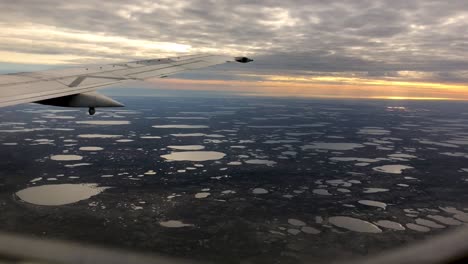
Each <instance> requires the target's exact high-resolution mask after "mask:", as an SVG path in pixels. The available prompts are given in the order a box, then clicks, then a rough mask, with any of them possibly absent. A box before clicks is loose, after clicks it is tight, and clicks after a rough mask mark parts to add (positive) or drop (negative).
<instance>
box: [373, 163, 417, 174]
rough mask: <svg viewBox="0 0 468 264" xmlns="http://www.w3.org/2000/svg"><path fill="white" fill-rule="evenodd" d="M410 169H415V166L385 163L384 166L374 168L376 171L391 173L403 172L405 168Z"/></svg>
mask: <svg viewBox="0 0 468 264" xmlns="http://www.w3.org/2000/svg"><path fill="white" fill-rule="evenodd" d="M408 169H413V167H411V166H405V165H384V166H380V167H375V168H373V170H375V171H378V172H384V173H391V174H401V173H402V172H403V170H408Z"/></svg>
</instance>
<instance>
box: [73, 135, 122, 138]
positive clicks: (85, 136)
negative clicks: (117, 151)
mask: <svg viewBox="0 0 468 264" xmlns="http://www.w3.org/2000/svg"><path fill="white" fill-rule="evenodd" d="M78 137H79V138H119V137H123V135H106V134H81V135H78Z"/></svg>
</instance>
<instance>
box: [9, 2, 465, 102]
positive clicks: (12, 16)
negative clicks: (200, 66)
mask: <svg viewBox="0 0 468 264" xmlns="http://www.w3.org/2000/svg"><path fill="white" fill-rule="evenodd" d="M0 6H1V9H0V17H1V19H0V72H15V71H16V72H17V71H33V70H39V69H45V68H57V67H63V66H64V65H67V66H68V65H74V64H93V63H107V62H109V63H111V62H115V61H129V60H136V59H147V58H161V57H167V56H174V55H185V54H198V53H213V54H226V55H232V56H239V55H246V56H249V57H252V58H253V59H255V61H254V62H253V63H250V64H247V65H241V64H239V65H234V64H229V65H222V66H216V67H214V68H210V69H207V70H197V71H195V72H190V73H185V74H181V75H176V76H172V77H171V78H166V79H155V80H151V81H150V82H149V84H140V83H139V84H137V85H138V86H141V87H144V88H148V89H178V90H191V91H197V90H203V91H227V92H231V93H233V94H238V95H255V96H295V97H323V98H382V99H433V100H435V99H457V100H460V99H462V100H468V1H461V0H441V1H439V0H391V1H390V0H388V1H383V0H341V1H334V0H288V1H284V0H256V1H245V0H216V1H215V0H158V1H154V0H113V1H105V0H99V1H98V0H94V1H93V0H76V1H63V0H34V1H32V0H15V1H10V0H0ZM133 85H135V84H133ZM121 87H126V88H128V87H131V85H130V86H121Z"/></svg>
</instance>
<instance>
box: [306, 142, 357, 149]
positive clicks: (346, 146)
mask: <svg viewBox="0 0 468 264" xmlns="http://www.w3.org/2000/svg"><path fill="white" fill-rule="evenodd" d="M363 147H364V145H362V144H357V143H312V144H309V145H305V146H302V147H301V148H302V150H311V149H323V150H353V149H357V148H363Z"/></svg>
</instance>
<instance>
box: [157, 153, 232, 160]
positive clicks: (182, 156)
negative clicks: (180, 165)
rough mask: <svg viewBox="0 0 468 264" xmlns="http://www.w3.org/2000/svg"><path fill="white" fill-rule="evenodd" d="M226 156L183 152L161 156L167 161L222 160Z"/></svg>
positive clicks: (222, 154)
mask: <svg viewBox="0 0 468 264" xmlns="http://www.w3.org/2000/svg"><path fill="white" fill-rule="evenodd" d="M224 156H226V154H224V153H222V152H217V151H181V152H172V153H171V154H167V155H161V157H162V158H164V159H166V160H174V161H209V160H220V159H222V158H224Z"/></svg>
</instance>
